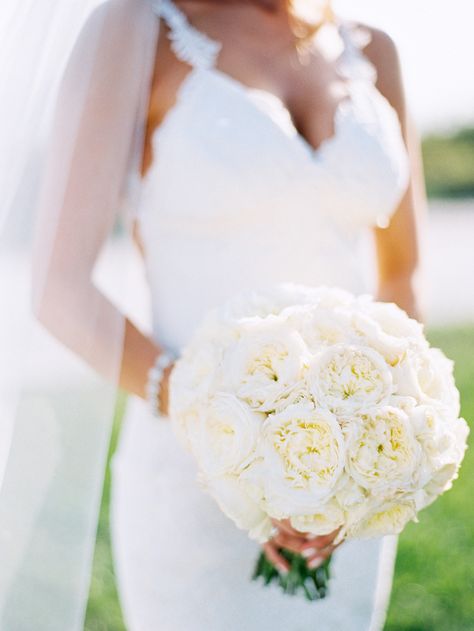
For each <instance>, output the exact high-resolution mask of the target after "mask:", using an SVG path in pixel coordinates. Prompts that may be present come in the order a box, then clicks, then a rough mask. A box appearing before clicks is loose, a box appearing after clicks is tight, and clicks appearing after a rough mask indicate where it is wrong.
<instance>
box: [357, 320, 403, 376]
mask: <svg viewBox="0 0 474 631" xmlns="http://www.w3.org/2000/svg"><path fill="white" fill-rule="evenodd" d="M352 325H353V327H354V329H355V330H356V331H357V333H358V334H359V335H360V336H361V338H362V339H361V340H360V341H359V342H360V343H361V344H364V342H365V343H366V344H368V345H369V346H370V347H371V348H374V349H375V350H376V351H377V352H378V353H380V354H381V355H382V356H383V357H384V359H385V360H386V361H387V362H388V363H389V364H390V365H392V366H395V365H396V364H398V362H399V361H401V359H402V358H403V356H404V354H405V353H406V351H407V350H408V348H410V340H409V339H408V338H407V337H397V336H394V335H390V334H389V333H386V332H385V331H384V330H383V328H382V326H381V325H380V323H379V322H377V321H376V320H374V319H373V318H371V317H370V315H368V314H366V313H363V312H359V311H356V312H354V313H353V315H352Z"/></svg>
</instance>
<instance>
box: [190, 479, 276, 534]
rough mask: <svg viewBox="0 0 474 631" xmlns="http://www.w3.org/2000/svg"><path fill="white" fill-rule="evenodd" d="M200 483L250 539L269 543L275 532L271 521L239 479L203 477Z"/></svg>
mask: <svg viewBox="0 0 474 631" xmlns="http://www.w3.org/2000/svg"><path fill="white" fill-rule="evenodd" d="M199 481H200V485H201V487H202V488H203V489H205V490H206V491H208V493H209V494H210V495H211V496H212V497H213V498H214V499H215V500H216V502H217V504H218V505H219V508H220V509H221V511H222V512H223V513H224V514H225V515H227V517H229V518H230V519H232V521H233V522H234V523H235V525H236V526H237V527H238V528H241V529H243V530H247V531H248V534H249V537H250V538H251V539H254V540H255V541H258V542H259V543H265V541H268V539H269V538H270V537H271V534H272V530H273V524H272V522H271V519H270V518H269V517H268V515H267V514H266V513H265V511H263V510H262V509H261V508H260V507H259V505H258V504H257V503H256V502H254V501H253V500H252V499H251V498H250V497H249V495H248V493H246V491H245V488H244V487H243V486H242V485H241V484H240V482H239V479H238V477H236V476H232V475H226V476H220V477H214V478H213V477H205V476H202V475H201V476H200V478H199Z"/></svg>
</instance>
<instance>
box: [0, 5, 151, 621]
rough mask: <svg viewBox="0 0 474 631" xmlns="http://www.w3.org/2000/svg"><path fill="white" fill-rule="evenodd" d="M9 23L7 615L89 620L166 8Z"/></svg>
mask: <svg viewBox="0 0 474 631" xmlns="http://www.w3.org/2000/svg"><path fill="white" fill-rule="evenodd" d="M0 33H1V34H2V38H1V43H0V59H1V60H2V61H1V62H0V80H1V88H2V99H1V103H0V142H1V147H0V151H1V154H0V160H1V163H0V166H1V168H0V172H1V179H0V185H1V187H2V188H1V195H0V197H1V200H2V203H1V206H0V296H1V304H2V308H1V310H0V559H1V563H0V628H1V629H2V630H3V631H31V629H35V631H56V630H57V631H76V630H79V629H82V628H83V622H84V613H85V607H86V603H87V596H88V589H89V581H90V573H91V565H92V556H93V550H94V542H95V536H96V528H97V519H98V510H99V504H100V497H101V491H102V483H103V476H104V470H105V462H106V457H107V451H108V445H109V436H110V429H111V421H112V418H113V412H114V407H115V401H116V395H117V381H118V376H119V371H120V364H121V356H122V348H123V335H124V323H125V316H124V315H123V314H124V313H126V310H127V305H126V304H121V305H120V308H119V306H118V304H117V301H116V300H115V297H116V293H114V284H115V286H117V284H118V286H119V287H120V288H121V289H122V290H123V282H124V279H125V278H126V274H127V266H128V264H129V260H128V257H127V256H126V255H124V256H120V257H119V259H118V261H117V260H112V264H110V258H108V252H110V248H109V245H110V241H111V240H112V238H113V235H114V234H116V233H117V224H118V223H119V219H120V217H122V220H123V218H124V217H125V219H126V217H127V213H126V208H127V207H128V206H133V205H134V203H135V201H136V198H137V195H138V194H139V186H138V183H139V166H140V159H141V155H142V145H143V137H144V122H145V117H146V107H147V103H148V98H149V88H150V83H151V76H152V70H153V62H154V54H155V50H156V43H157V37H158V22H157V20H156V17H155V15H154V14H153V12H152V9H151V6H150V4H149V3H148V2H147V0H103V1H100V0H89V2H87V1H84V0H77V1H76V0H74V1H71V2H68V3H64V2H63V0H41V1H38V0H35V1H34V2H33V1H31V0H16V1H15V2H13V1H12V0H7V1H6V2H5V3H2V7H1V9H0ZM124 209H125V210H124ZM97 261H98V263H97V264H96V262H97ZM91 276H92V277H93V279H94V282H93V283H90V282H89V279H90V277H91ZM126 294H127V292H126V291H125V292H124V291H122V295H126ZM50 332H52V333H50Z"/></svg>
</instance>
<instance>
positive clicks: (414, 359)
mask: <svg viewBox="0 0 474 631" xmlns="http://www.w3.org/2000/svg"><path fill="white" fill-rule="evenodd" d="M392 374H393V379H394V382H395V383H396V391H397V394H400V395H403V396H411V397H414V398H415V399H416V400H417V401H418V403H420V404H426V405H433V406H441V407H443V408H445V413H446V414H447V415H449V416H450V417H451V418H457V417H458V416H459V412H460V403H459V391H458V389H457V388H456V384H455V382H454V377H453V363H452V362H451V361H450V360H449V359H447V358H446V357H445V356H444V355H443V353H442V352H441V351H440V350H439V349H437V348H430V349H427V350H424V351H422V352H414V351H412V350H410V351H408V352H407V353H406V354H405V356H404V358H403V360H402V361H401V362H400V363H399V364H398V365H397V366H395V367H394V368H393V369H392Z"/></svg>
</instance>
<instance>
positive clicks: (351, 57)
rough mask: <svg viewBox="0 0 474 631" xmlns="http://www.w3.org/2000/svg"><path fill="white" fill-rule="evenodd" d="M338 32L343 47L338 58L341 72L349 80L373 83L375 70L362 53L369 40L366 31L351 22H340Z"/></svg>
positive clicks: (369, 37)
mask: <svg viewBox="0 0 474 631" xmlns="http://www.w3.org/2000/svg"><path fill="white" fill-rule="evenodd" d="M338 30H339V35H340V37H341V39H342V42H343V45H344V50H343V52H342V55H341V56H340V58H339V69H340V70H341V72H342V73H343V74H344V75H345V76H346V77H348V78H350V79H359V80H362V81H370V82H371V83H375V82H376V81H377V70H376V68H375V66H374V65H373V63H372V62H371V61H369V59H368V58H367V56H366V55H365V54H364V52H363V49H364V48H365V47H366V46H367V44H368V43H369V42H370V40H371V34H370V32H369V31H368V29H366V28H363V27H361V26H359V25H357V24H354V23H352V22H346V21H341V22H340V23H339V25H338Z"/></svg>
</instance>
